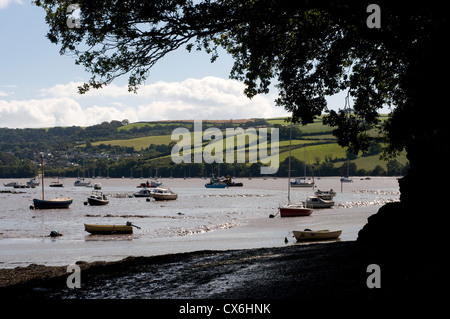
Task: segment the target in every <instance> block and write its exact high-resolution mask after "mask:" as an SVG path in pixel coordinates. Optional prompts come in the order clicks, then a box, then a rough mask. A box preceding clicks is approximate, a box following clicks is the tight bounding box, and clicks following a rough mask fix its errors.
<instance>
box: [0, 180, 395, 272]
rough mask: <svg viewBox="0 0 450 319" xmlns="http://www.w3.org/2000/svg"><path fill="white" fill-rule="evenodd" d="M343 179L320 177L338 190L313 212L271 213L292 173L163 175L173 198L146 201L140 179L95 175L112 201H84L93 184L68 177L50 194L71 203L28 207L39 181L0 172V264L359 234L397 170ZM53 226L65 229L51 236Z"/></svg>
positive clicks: (391, 191)
mask: <svg viewBox="0 0 450 319" xmlns="http://www.w3.org/2000/svg"><path fill="white" fill-rule="evenodd" d="M353 180H354V182H353V183H345V184H344V185H343V192H342V193H341V189H340V187H341V183H340V181H339V178H337V177H334V178H322V179H321V180H317V181H316V185H317V188H318V189H321V190H328V189H330V188H333V189H334V190H335V191H336V192H337V196H336V197H335V202H336V205H335V207H334V208H332V209H322V210H315V211H314V212H313V214H312V215H311V216H309V217H297V218H288V219H286V218H280V217H279V216H277V217H275V218H268V216H269V215H270V214H274V215H275V214H276V213H277V211H278V207H279V206H281V205H284V204H286V202H287V179H284V178H278V179H272V178H268V179H267V180H264V179H259V178H258V179H256V178H254V179H253V180H247V179H241V180H240V179H236V181H237V182H239V181H241V182H243V183H244V187H236V188H228V189H207V188H205V187H204V184H205V182H206V181H205V180H203V179H197V178H195V179H186V180H184V179H163V180H162V181H163V183H164V186H167V187H169V188H171V189H172V190H173V191H174V192H176V193H178V199H177V200H176V201H167V202H155V201H153V200H152V201H150V202H147V201H146V199H145V198H134V197H131V195H132V194H133V193H134V192H137V191H138V190H139V189H138V188H136V186H137V185H138V184H139V183H141V182H143V181H145V180H140V179H129V178H127V179H95V180H91V182H92V184H93V183H94V182H97V183H98V182H99V183H101V184H102V191H103V193H104V194H106V195H107V196H108V198H109V200H110V203H109V205H107V206H98V207H94V206H89V205H84V202H86V199H87V197H88V196H89V195H90V194H91V192H92V188H86V187H75V186H73V184H74V181H75V179H64V180H62V182H63V183H64V185H65V187H64V188H50V187H47V186H48V184H49V183H50V180H46V182H45V184H46V188H45V196H46V198H54V197H72V198H73V200H74V202H73V204H72V205H71V206H70V208H69V209H63V210H31V209H29V207H30V205H32V204H33V202H32V200H33V198H41V187H37V188H34V189H14V188H10V187H4V186H3V183H8V182H11V181H15V182H22V183H25V182H26V181H28V180H19V179H16V180H6V179H4V180H0V185H1V186H0V191H16V192H21V193H16V194H14V193H13V194H11V193H0V267H3V268H10V267H16V266H18V265H27V264H30V263H39V264H48V265H59V264H62V265H67V264H70V263H73V262H75V261H77V260H85V261H93V260H116V259H121V258H124V257H126V256H129V255H159V254H166V253H174V252H185V251H192V250H201V249H235V248H256V247H273V246H281V245H285V243H284V238H285V237H288V239H289V244H294V240H293V239H291V236H289V231H292V230H293V229H303V228H312V229H324V228H326V229H331V228H340V229H342V230H343V233H342V235H341V240H355V239H356V237H357V233H358V231H359V230H360V229H361V227H362V226H363V225H364V224H365V222H366V221H367V217H368V216H370V215H371V214H373V213H375V212H376V211H377V210H378V208H379V205H381V204H383V203H385V202H388V201H394V200H398V197H399V192H398V182H397V180H396V179H395V178H393V177H386V178H372V179H370V180H361V179H360V178H358V177H355V178H354V179H353ZM312 193H313V191H312V189H311V188H307V189H301V188H295V189H291V199H292V200H293V201H302V200H304V199H305V198H306V196H308V195H312ZM127 221H131V222H133V224H135V225H137V226H139V227H141V229H140V230H138V229H135V230H134V233H133V234H132V235H118V236H107V235H105V236H99V235H95V236H94V235H90V234H88V233H87V232H85V231H84V225H83V224H84V223H91V224H125V223H126V222H127ZM52 230H58V231H59V232H60V233H62V234H63V236H62V237H58V238H50V237H48V235H49V234H50V232H51V231H52Z"/></svg>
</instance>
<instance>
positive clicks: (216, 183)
mask: <svg viewBox="0 0 450 319" xmlns="http://www.w3.org/2000/svg"><path fill="white" fill-rule="evenodd" d="M205 187H206V188H225V187H227V184H225V183H224V182H222V181H221V180H219V179H218V178H216V177H214V175H213V176H212V177H211V178H210V180H209V183H207V184H205Z"/></svg>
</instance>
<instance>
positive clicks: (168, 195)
mask: <svg viewBox="0 0 450 319" xmlns="http://www.w3.org/2000/svg"><path fill="white" fill-rule="evenodd" d="M151 197H153V198H154V199H155V200H175V199H177V198H178V194H177V193H174V192H172V191H171V190H170V189H168V188H160V187H157V188H155V189H154V190H153V192H152V194H151Z"/></svg>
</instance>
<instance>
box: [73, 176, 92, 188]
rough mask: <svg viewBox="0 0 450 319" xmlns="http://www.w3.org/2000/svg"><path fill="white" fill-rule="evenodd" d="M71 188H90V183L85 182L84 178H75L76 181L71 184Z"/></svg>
mask: <svg viewBox="0 0 450 319" xmlns="http://www.w3.org/2000/svg"><path fill="white" fill-rule="evenodd" d="M73 186H86V187H91V186H92V185H91V182H90V181H85V180H84V178H77V180H76V181H75V183H73Z"/></svg>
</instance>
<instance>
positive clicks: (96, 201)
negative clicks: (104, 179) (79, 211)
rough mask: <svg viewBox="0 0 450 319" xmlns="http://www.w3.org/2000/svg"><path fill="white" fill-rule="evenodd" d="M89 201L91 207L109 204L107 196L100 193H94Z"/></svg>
mask: <svg viewBox="0 0 450 319" xmlns="http://www.w3.org/2000/svg"><path fill="white" fill-rule="evenodd" d="M87 201H88V203H89V205H91V206H103V205H107V204H108V203H109V200H108V199H107V198H106V196H105V195H104V194H103V193H102V192H99V191H92V194H91V196H89V197H88V199H87Z"/></svg>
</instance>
